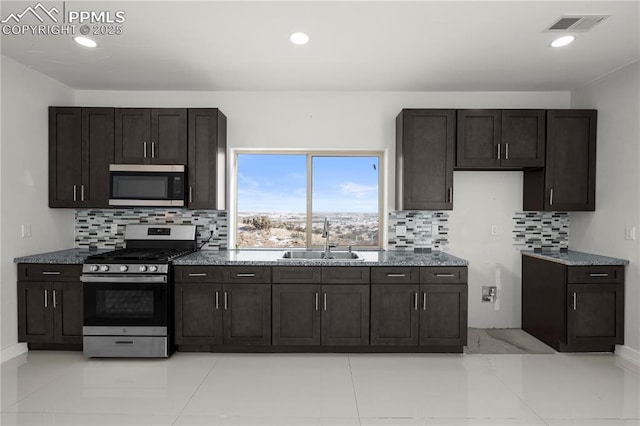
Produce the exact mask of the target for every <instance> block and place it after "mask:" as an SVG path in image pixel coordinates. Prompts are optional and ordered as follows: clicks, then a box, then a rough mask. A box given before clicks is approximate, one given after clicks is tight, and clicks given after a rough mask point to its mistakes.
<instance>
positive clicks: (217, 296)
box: [216, 291, 220, 310]
mask: <svg viewBox="0 0 640 426" xmlns="http://www.w3.org/2000/svg"><path fill="white" fill-rule="evenodd" d="M218 309H220V293H219V292H217V291H216V310H218Z"/></svg>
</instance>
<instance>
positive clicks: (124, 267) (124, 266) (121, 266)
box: [120, 265, 129, 272]
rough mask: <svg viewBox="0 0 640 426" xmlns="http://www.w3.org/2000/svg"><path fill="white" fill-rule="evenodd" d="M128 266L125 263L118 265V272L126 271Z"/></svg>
mask: <svg viewBox="0 0 640 426" xmlns="http://www.w3.org/2000/svg"><path fill="white" fill-rule="evenodd" d="M127 269H129V267H128V266H127V265H120V272H126V271H127Z"/></svg>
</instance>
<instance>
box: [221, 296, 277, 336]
mask: <svg viewBox="0 0 640 426" xmlns="http://www.w3.org/2000/svg"><path fill="white" fill-rule="evenodd" d="M223 318H224V321H223V324H224V343H225V345H270V344H271V284H225V285H224V315H223Z"/></svg>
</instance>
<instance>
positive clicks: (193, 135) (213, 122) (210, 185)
mask: <svg viewBox="0 0 640 426" xmlns="http://www.w3.org/2000/svg"><path fill="white" fill-rule="evenodd" d="M188 117H189V129H188V137H189V143H188V160H189V161H188V167H187V171H188V173H189V194H188V195H189V198H188V199H189V204H188V207H189V208H190V209H214V210H224V209H225V208H226V192H225V185H226V154H227V118H226V117H225V116H224V114H222V113H221V112H220V111H219V110H217V109H211V108H202V109H194V108H192V109H189V112H188Z"/></svg>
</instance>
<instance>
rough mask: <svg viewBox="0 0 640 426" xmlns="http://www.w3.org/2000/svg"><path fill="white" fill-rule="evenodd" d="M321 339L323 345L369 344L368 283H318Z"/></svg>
mask: <svg viewBox="0 0 640 426" xmlns="http://www.w3.org/2000/svg"><path fill="white" fill-rule="evenodd" d="M321 324H322V331H321V336H322V337H321V341H322V344H323V345H325V346H366V345H368V344H369V284H328V285H323V286H322V321H321Z"/></svg>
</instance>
